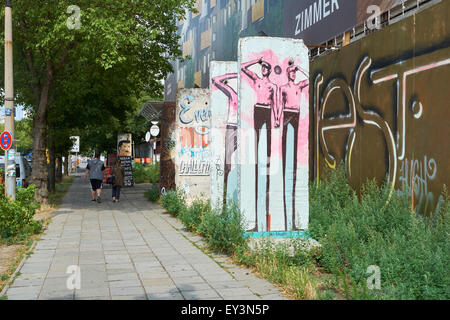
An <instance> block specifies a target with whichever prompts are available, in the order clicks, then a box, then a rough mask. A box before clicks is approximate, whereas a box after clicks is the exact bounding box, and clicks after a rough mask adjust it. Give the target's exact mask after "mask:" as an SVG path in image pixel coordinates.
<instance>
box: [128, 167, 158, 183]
mask: <svg viewBox="0 0 450 320" xmlns="http://www.w3.org/2000/svg"><path fill="white" fill-rule="evenodd" d="M159 176H160V172H159V162H157V163H155V164H142V163H135V164H134V165H133V180H134V183H159Z"/></svg>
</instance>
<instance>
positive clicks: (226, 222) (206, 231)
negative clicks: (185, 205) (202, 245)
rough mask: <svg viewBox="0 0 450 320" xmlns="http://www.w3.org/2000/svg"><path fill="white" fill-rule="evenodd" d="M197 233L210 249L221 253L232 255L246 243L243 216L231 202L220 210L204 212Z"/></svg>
mask: <svg viewBox="0 0 450 320" xmlns="http://www.w3.org/2000/svg"><path fill="white" fill-rule="evenodd" d="M199 232H200V234H201V235H202V236H203V237H205V239H206V242H207V243H208V246H209V247H210V248H211V249H213V250H216V251H218V252H221V253H227V254H233V253H234V252H235V251H236V249H237V248H239V247H241V246H244V245H245V243H246V240H245V238H244V232H245V225H244V220H243V216H242V213H241V211H240V210H239V208H238V206H237V205H236V204H235V203H233V202H229V203H227V204H226V205H225V206H224V207H223V208H222V209H221V210H213V211H205V212H204V214H203V219H202V222H201V224H200V226H199Z"/></svg>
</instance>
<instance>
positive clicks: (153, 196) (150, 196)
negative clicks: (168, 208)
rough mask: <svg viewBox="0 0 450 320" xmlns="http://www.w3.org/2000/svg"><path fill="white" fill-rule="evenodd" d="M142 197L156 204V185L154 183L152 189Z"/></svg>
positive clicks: (157, 194)
mask: <svg viewBox="0 0 450 320" xmlns="http://www.w3.org/2000/svg"><path fill="white" fill-rule="evenodd" d="M144 196H145V197H146V198H147V199H148V200H149V201H151V202H158V200H159V187H158V184H156V183H154V184H153V185H152V187H151V188H150V189H148V190H147V191H146V192H145V193H144Z"/></svg>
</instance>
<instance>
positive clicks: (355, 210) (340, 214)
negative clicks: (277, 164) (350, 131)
mask: <svg viewBox="0 0 450 320" xmlns="http://www.w3.org/2000/svg"><path fill="white" fill-rule="evenodd" d="M388 199H389V189H388V187H387V186H381V187H380V186H377V184H376V183H375V182H374V181H368V182H367V183H366V184H365V185H364V186H363V188H362V190H361V195H360V197H358V196H357V195H356V193H355V192H354V191H353V190H352V189H351V188H350V187H349V185H348V184H347V182H346V180H345V172H344V170H343V169H342V168H339V169H338V170H332V171H329V172H328V173H327V175H326V176H325V177H324V179H323V180H322V181H320V182H319V183H318V185H317V186H312V187H311V188H310V233H311V235H312V237H313V238H314V239H317V240H318V241H319V242H320V243H321V244H322V247H321V250H320V255H319V257H318V261H319V265H320V266H322V267H323V268H324V269H325V270H326V271H327V272H330V273H332V274H333V275H335V276H337V277H338V279H339V282H340V283H341V285H340V287H341V288H343V289H344V291H345V295H346V297H347V298H351V299H358V298H361V297H362V298H365V297H369V298H372V299H418V300H423V299H449V298H450V281H449V276H448V265H449V262H450V261H449V257H450V256H449V253H450V241H449V239H450V238H449V235H450V201H449V198H448V195H447V194H446V192H445V194H444V199H446V200H445V201H444V203H443V204H442V205H441V207H440V210H439V212H438V213H437V215H436V217H434V218H428V217H424V216H422V215H420V214H417V213H415V212H413V211H412V210H411V206H410V199H409V198H408V195H407V193H406V192H404V193H402V194H398V193H394V194H393V195H392V197H391V198H390V199H389V202H387V201H388ZM370 266H376V267H378V268H379V270H380V275H381V279H380V280H381V289H379V290H369V291H367V292H365V290H366V289H367V280H368V278H369V277H370V276H371V275H372V273H371V272H368V270H369V269H368V268H369V267H370Z"/></svg>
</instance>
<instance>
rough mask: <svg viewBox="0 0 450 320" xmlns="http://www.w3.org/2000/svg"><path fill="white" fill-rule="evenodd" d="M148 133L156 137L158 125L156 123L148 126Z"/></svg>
mask: <svg viewBox="0 0 450 320" xmlns="http://www.w3.org/2000/svg"><path fill="white" fill-rule="evenodd" d="M150 134H151V135H152V136H154V137H156V136H157V135H158V134H159V127H158V126H157V125H153V126H152V127H151V128H150Z"/></svg>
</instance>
